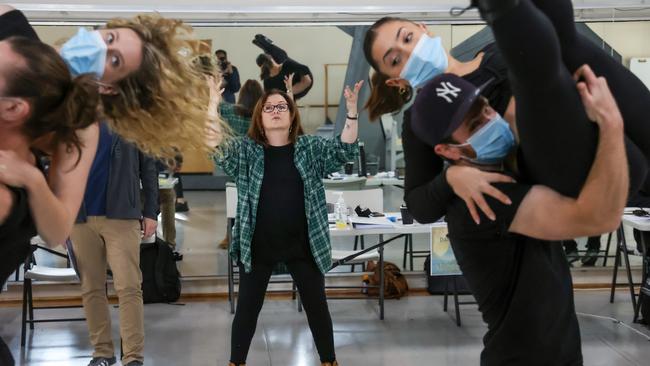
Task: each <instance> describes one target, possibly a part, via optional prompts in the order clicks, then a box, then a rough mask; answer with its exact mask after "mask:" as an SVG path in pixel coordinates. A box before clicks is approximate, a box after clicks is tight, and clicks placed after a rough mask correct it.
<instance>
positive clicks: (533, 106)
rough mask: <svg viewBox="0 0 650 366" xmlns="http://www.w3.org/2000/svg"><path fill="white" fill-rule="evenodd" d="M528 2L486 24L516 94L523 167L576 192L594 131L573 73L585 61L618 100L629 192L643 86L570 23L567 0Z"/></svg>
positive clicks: (642, 172)
mask: <svg viewBox="0 0 650 366" xmlns="http://www.w3.org/2000/svg"><path fill="white" fill-rule="evenodd" d="M496 2H498V1H495V3H496ZM534 3H535V4H533V2H532V1H530V0H521V1H520V3H519V4H518V5H517V6H516V7H514V8H512V9H510V10H509V11H507V12H506V13H505V14H504V15H503V16H502V17H500V18H498V19H497V20H496V21H495V22H493V24H492V25H491V26H492V30H493V31H494V35H495V39H496V43H497V45H498V47H499V49H500V50H501V52H502V54H503V57H504V59H505V61H506V64H507V66H508V70H509V73H510V75H509V78H510V82H511V84H512V88H513V94H514V96H515V99H516V101H517V110H516V113H517V127H518V130H519V136H520V140H521V143H520V146H521V151H522V157H523V159H522V160H521V161H520V162H521V165H522V170H523V172H522V173H523V174H524V176H526V177H527V178H529V180H530V181H531V182H532V183H535V184H542V185H545V186H548V187H550V188H552V189H554V190H556V191H558V192H559V193H561V194H563V195H566V196H570V197H577V196H578V194H579V193H580V190H581V189H582V186H583V185H584V182H585V180H586V178H587V175H588V173H589V171H590V169H591V166H592V163H593V160H594V156H595V152H596V147H597V144H598V132H599V131H598V127H597V125H596V124H595V123H593V122H591V121H590V120H589V118H588V117H587V115H586V112H585V109H584V106H583V104H582V101H581V98H580V96H579V94H578V91H577V89H576V85H575V84H576V83H575V81H574V80H573V77H572V74H573V73H574V72H575V71H576V70H577V69H578V68H579V67H580V66H581V65H583V64H589V65H590V66H591V67H592V68H593V69H594V71H595V72H596V73H597V75H599V76H604V77H606V78H607V81H608V83H609V86H610V88H611V89H612V92H613V94H614V96H615V98H616V100H617V102H618V103H619V107H620V109H621V112H622V114H623V120H624V121H625V131H626V136H627V137H626V141H625V142H626V150H627V155H628V160H629V164H630V187H631V192H636V191H638V189H639V188H640V187H641V185H642V183H643V182H644V181H645V178H646V174H647V169H648V163H647V161H649V160H647V159H646V156H648V155H649V154H650V124H649V123H647V116H649V115H650V92H648V90H647V88H646V87H645V85H643V83H642V82H641V81H640V80H639V79H638V78H636V77H635V76H634V75H633V74H632V73H631V72H630V71H629V70H627V69H626V68H625V67H624V66H623V65H621V64H619V63H617V62H616V61H615V60H614V59H613V58H612V57H610V56H609V55H608V54H606V53H605V52H604V51H603V50H601V49H600V48H598V47H597V46H596V45H594V44H593V43H591V41H589V40H588V39H586V38H584V37H583V36H581V35H580V34H579V33H578V32H577V31H576V28H575V24H574V20H573V8H572V4H571V1H569V0H537V1H535V2H534ZM632 139H633V141H632ZM639 147H641V149H640V148H639ZM644 153H645V156H644Z"/></svg>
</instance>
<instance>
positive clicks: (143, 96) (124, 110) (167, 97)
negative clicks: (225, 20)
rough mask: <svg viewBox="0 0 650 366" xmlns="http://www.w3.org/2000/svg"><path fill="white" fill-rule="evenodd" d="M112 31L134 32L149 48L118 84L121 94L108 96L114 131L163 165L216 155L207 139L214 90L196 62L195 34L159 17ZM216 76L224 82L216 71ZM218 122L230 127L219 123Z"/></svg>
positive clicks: (113, 24) (123, 22) (120, 22)
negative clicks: (178, 158) (182, 157)
mask: <svg viewBox="0 0 650 366" xmlns="http://www.w3.org/2000/svg"><path fill="white" fill-rule="evenodd" d="M106 28H109V29H115V28H128V29H131V30H133V31H134V32H135V33H136V34H137V35H138V36H139V37H140V39H141V40H142V43H143V46H142V64H141V67H140V68H139V69H138V70H137V71H135V72H133V73H131V74H130V75H128V76H127V77H126V78H124V79H122V80H120V81H118V82H117V85H116V87H117V88H116V89H117V93H116V94H114V95H102V104H103V108H104V115H105V116H106V117H107V118H108V122H109V124H110V125H111V127H112V129H113V130H114V131H115V132H116V133H117V134H119V135H120V136H122V137H123V138H125V139H126V140H127V141H130V142H133V143H134V144H136V146H137V147H138V148H139V149H140V150H142V151H143V152H144V153H146V154H149V155H151V156H154V157H157V158H161V159H170V158H173V157H174V156H175V155H177V154H178V152H179V151H180V152H181V153H183V152H188V151H191V150H199V151H204V152H206V153H210V152H212V149H210V148H209V147H208V146H207V145H206V144H205V143H204V139H203V137H204V134H205V133H204V131H205V124H206V121H207V118H208V116H207V109H208V102H209V88H208V87H207V83H206V78H205V76H204V74H203V73H202V70H198V69H197V68H196V67H195V66H194V64H193V62H192V60H193V59H194V58H195V57H196V56H197V54H198V50H197V48H198V45H197V44H196V42H194V43H193V42H191V41H192V40H193V39H192V28H191V27H190V26H188V25H185V24H183V22H182V21H180V20H174V19H166V18H163V17H161V16H159V15H138V16H136V17H134V18H130V19H113V20H111V21H109V22H108V23H107V24H106ZM213 75H214V76H216V77H218V78H220V77H221V76H220V75H219V73H218V71H216V70H215V72H214V73H213ZM215 117H216V116H215ZM216 122H217V123H219V124H220V125H222V126H223V125H225V123H224V122H223V121H222V120H221V119H220V118H218V117H217V121H216ZM223 131H226V129H223Z"/></svg>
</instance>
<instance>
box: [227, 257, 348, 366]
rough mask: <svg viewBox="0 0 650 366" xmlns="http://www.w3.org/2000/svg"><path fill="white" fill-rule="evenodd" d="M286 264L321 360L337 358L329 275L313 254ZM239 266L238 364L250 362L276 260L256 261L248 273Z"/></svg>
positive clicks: (234, 350)
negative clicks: (328, 293)
mask: <svg viewBox="0 0 650 366" xmlns="http://www.w3.org/2000/svg"><path fill="white" fill-rule="evenodd" d="M286 264H287V267H288V268H289V273H291V277H292V278H293V280H294V281H295V282H296V286H297V287H298V292H299V293H300V300H301V301H302V303H303V306H304V308H305V312H306V313H307V321H308V322H309V328H310V329H311V333H312V336H313V337H314V342H315V343H316V348H317V349H318V354H319V355H320V359H321V362H334V360H336V355H335V353H334V332H333V329H332V318H331V317H330V312H329V309H328V307H327V299H326V298H325V277H324V276H323V274H322V273H321V272H320V270H319V269H318V267H316V264H315V263H314V261H313V259H311V258H309V259H296V260H291V261H289V262H287V263H286ZM239 270H240V272H239V299H238V302H237V311H236V313H235V319H234V320H233V322H232V336H231V342H232V343H231V351H230V362H233V363H235V364H240V363H245V362H246V357H247V355H248V349H249V348H250V345H251V340H252V339H253V335H254V334H255V327H256V326H257V318H258V316H259V313H260V310H262V305H263V304H264V295H265V294H266V288H267V286H268V284H269V279H270V278H271V274H272V272H273V264H268V263H255V264H254V265H253V270H252V271H251V273H245V271H244V266H243V265H241V264H240V265H239Z"/></svg>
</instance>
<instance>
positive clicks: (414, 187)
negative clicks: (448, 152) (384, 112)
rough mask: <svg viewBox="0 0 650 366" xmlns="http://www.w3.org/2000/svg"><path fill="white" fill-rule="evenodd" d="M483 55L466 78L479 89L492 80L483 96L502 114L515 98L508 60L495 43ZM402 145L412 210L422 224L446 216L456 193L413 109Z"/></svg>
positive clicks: (406, 190)
mask: <svg viewBox="0 0 650 366" xmlns="http://www.w3.org/2000/svg"><path fill="white" fill-rule="evenodd" d="M480 52H483V59H482V60H481V64H480V66H479V67H478V68H477V69H476V70H475V71H474V72H472V73H470V74H467V75H465V76H463V78H464V79H466V80H468V81H470V82H471V83H472V84H474V85H476V86H481V85H484V84H485V83H487V82H488V81H490V80H491V82H490V83H489V84H488V86H487V87H486V88H485V89H484V91H483V96H484V97H486V98H487V99H488V100H489V101H490V104H491V105H492V107H494V109H495V110H496V111H497V112H499V113H500V114H501V115H503V114H504V113H505V111H506V109H507V108H508V104H509V103H510V99H511V98H512V90H511V87H510V82H509V81H508V70H507V68H506V64H505V61H504V60H503V57H502V56H501V54H500V53H499V51H498V49H497V47H496V44H494V43H492V44H489V45H487V46H486V47H484V48H483V49H482V50H481V51H480ZM480 52H479V53H480ZM402 146H403V148H404V162H405V165H406V177H405V181H404V194H405V201H406V203H407V205H408V206H409V210H410V211H411V212H412V213H413V215H414V217H415V218H416V220H418V221H419V222H422V223H425V222H435V221H438V220H439V219H440V218H441V217H442V216H444V215H445V212H446V210H447V205H448V204H449V202H450V200H451V199H452V197H453V191H452V190H451V189H450V188H449V185H448V184H447V182H446V180H445V177H444V175H441V174H440V173H441V172H442V169H443V166H444V164H443V161H442V159H441V158H440V157H439V156H438V155H436V154H435V153H434V152H433V148H431V147H430V146H429V145H427V144H425V143H424V142H422V140H420V139H419V138H418V137H417V136H416V135H415V133H414V132H413V129H412V128H411V110H410V109H407V110H406V111H405V112H404V122H403V124H402ZM434 178H435V180H434Z"/></svg>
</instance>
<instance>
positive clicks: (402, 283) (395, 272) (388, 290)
mask: <svg viewBox="0 0 650 366" xmlns="http://www.w3.org/2000/svg"><path fill="white" fill-rule="evenodd" d="M366 271H368V272H373V274H372V275H371V276H370V286H378V285H379V266H378V265H377V263H375V262H368V265H367V266H366ZM408 292H409V285H408V282H406V277H404V275H403V274H402V273H401V272H400V269H399V267H397V266H396V265H395V264H394V263H391V262H384V297H385V298H387V299H399V298H401V297H402V296H406V295H407V294H408ZM368 296H379V288H376V287H375V288H372V287H371V288H369V289H368Z"/></svg>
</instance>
